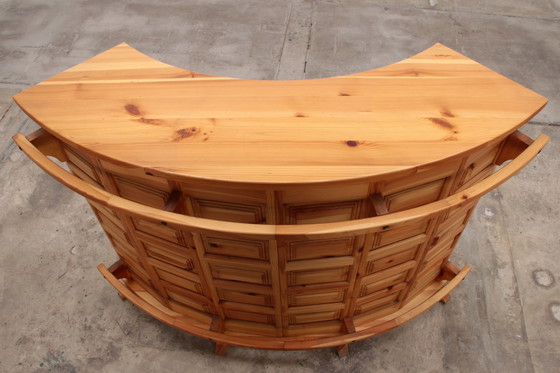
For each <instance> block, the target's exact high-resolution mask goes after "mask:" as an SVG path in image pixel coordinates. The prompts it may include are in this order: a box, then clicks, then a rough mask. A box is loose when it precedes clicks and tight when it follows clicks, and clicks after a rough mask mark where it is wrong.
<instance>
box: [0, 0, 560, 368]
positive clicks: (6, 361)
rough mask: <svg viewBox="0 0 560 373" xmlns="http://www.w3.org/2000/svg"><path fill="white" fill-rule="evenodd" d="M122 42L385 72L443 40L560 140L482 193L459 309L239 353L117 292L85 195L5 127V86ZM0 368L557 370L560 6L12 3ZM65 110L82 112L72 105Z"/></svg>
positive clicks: (245, 59)
mask: <svg viewBox="0 0 560 373" xmlns="http://www.w3.org/2000/svg"><path fill="white" fill-rule="evenodd" d="M122 41H125V42H127V43H129V44H131V45H132V46H134V47H136V48H137V49H139V50H141V51H143V52H145V53H147V54H149V55H151V56H153V57H155V58H158V59H160V60H163V61H166V62H169V63H171V64H174V65H177V66H181V67H185V68H189V69H191V70H194V71H199V72H205V73H210V74H216V75H225V76H235V77H243V78H258V79H303V78H316V77H325V76H331V75H340V74H347V73H352V72H357V71H361V70H368V69H371V68H374V67H378V66H382V65H385V64H389V63H392V62H395V61H398V60H400V59H403V58H406V57H408V56H410V55H412V54H414V53H417V52H419V51H421V50H423V49H425V48H426V47H428V46H430V45H432V44H433V43H435V42H442V43H444V44H446V45H447V46H449V47H451V48H454V49H456V50H458V51H460V52H462V53H464V54H466V55H467V56H469V57H471V58H474V59H476V60H478V61H479V62H481V63H483V64H485V65H486V66H488V67H490V68H493V69H494V70H496V71H498V72H500V73H502V74H504V75H506V76H508V77H510V78H512V79H513V80H515V81H518V82H520V83H522V84H523V85H525V86H526V87H528V88H531V89H533V90H535V91H537V92H539V93H541V94H542V95H544V96H546V97H548V98H549V99H550V103H549V104H548V106H547V107H546V108H545V109H544V110H543V111H542V112H541V113H540V114H539V115H538V116H537V117H535V118H534V119H533V122H531V123H529V124H528V125H527V126H525V131H526V132H527V133H528V134H530V135H531V136H536V135H537V134H538V133H541V132H544V133H546V134H548V135H550V136H551V137H552V141H551V143H550V144H549V145H548V146H547V148H546V149H545V150H544V151H543V152H542V153H541V154H540V155H539V157H538V158H537V159H536V160H535V161H534V162H533V163H532V164H531V165H529V166H528V167H527V168H526V169H525V170H524V171H522V173H521V174H519V175H517V176H516V177H515V178H513V179H512V180H510V181H509V182H507V183H506V184H504V185H503V186H502V187H500V188H499V189H497V190H496V191H494V192H492V193H491V194H489V195H488V196H486V197H484V198H483V199H482V201H481V202H480V204H479V206H478V208H477V210H476V212H475V214H474V216H473V218H472V220H471V222H470V224H469V226H468V228H467V229H466V231H465V233H464V235H463V237H462V239H461V241H460V243H459V245H458V247H457V249H456V252H455V254H454V257H453V260H454V262H456V263H457V264H458V265H460V266H461V265H463V264H467V263H468V264H471V265H472V266H473V268H474V269H473V271H472V272H471V274H470V275H469V276H468V277H467V279H466V280H465V281H464V282H463V283H462V284H461V285H460V286H459V287H458V289H457V290H456V291H455V292H454V294H453V298H452V300H451V302H450V303H448V304H447V305H445V306H442V305H437V306H435V307H434V308H432V309H430V310H429V311H428V312H426V313H425V314H423V315H421V316H420V317H418V318H417V319H415V320H413V321H412V322H410V323H409V324H407V325H405V326H403V327H401V328H399V329H396V330H394V331H391V332H389V333H386V334H384V335H381V336H378V337H376V338H373V339H369V340H366V341H362V342H359V343H355V344H353V345H352V346H351V354H350V355H349V356H348V357H345V358H338V357H337V356H336V354H335V353H334V352H333V351H332V350H319V351H303V352H277V351H258V350H249V349H244V348H230V349H229V351H228V355H227V356H224V357H218V356H214V355H213V353H212V343H211V342H209V341H206V340H202V339H199V338H196V337H192V336H189V335H187V334H184V333H181V332H178V331H176V330H174V329H172V328H170V327H168V326H166V325H163V324H162V323H160V322H158V321H156V320H154V319H152V318H151V317H149V316H147V315H146V314H144V313H143V312H142V311H139V310H138V309H136V308H135V307H134V306H132V305H131V304H130V303H129V302H121V301H120V299H119V298H118V297H117V295H116V293H115V291H114V290H113V289H112V288H111V287H110V286H109V284H108V283H107V282H106V281H105V280H103V278H102V277H101V276H100V274H99V273H98V272H97V270H96V269H95V266H96V265H97V264H98V263H101V262H103V263H106V264H111V263H112V262H113V261H114V260H115V254H114V253H113V250H112V248H111V247H110V245H109V242H108V240H107V239H106V238H105V236H104V234H103V232H102V231H101V228H100V227H99V225H98V224H97V222H96V220H95V217H94V216H93V214H92V213H91V212H90V211H89V208H88V207H87V205H86V203H85V201H84V200H83V199H82V198H81V197H78V196H76V195H74V194H73V193H72V192H70V191H68V190H66V189H64V188H62V187H61V186H59V184H57V183H56V182H55V181H53V180H52V179H50V178H49V177H48V176H46V175H44V174H43V173H42V172H41V171H40V170H39V169H38V168H37V167H36V166H35V165H34V164H32V162H31V161H29V160H28V159H27V158H26V157H25V156H24V155H22V153H21V152H20V151H19V150H18V149H17V147H15V146H14V145H13V144H12V142H11V140H10V137H11V136H12V135H13V134H14V133H16V132H18V131H21V132H24V133H29V132H30V131H31V130H32V129H33V128H35V125H34V124H33V123H32V122H31V121H30V120H29V119H27V118H26V117H25V115H24V114H23V113H22V112H21V111H20V110H19V108H17V106H16V105H15V104H13V103H12V101H11V95H13V94H15V93H17V92H19V91H20V90H22V89H25V88H27V87H30V86H32V85H34V84H36V83H38V82H40V81H42V80H44V79H46V78H48V77H50V76H52V75H54V74H56V73H58V72H60V71H62V70H65V69H67V68H69V67H71V66H73V65H75V64H77V63H79V62H82V61H83V60H85V59H87V58H89V57H91V56H94V55H95V54H97V53H99V52H102V51H103V50H105V49H108V48H110V47H112V46H114V45H116V44H118V43H119V42H122ZM0 61H1V64H0V118H1V119H0V175H1V177H0V291H1V292H0V372H99V371H101V372H200V371H206V372H219V371H223V372H244V373H249V372H263V371H265V372H283V371H290V372H374V371H375V372H444V371H450V372H543V373H544V372H559V371H560V284H559V282H560V277H559V276H560V233H559V230H558V220H559V219H558V218H559V213H558V211H559V206H560V188H558V184H559V183H560V174H559V173H558V170H559V169H560V145H559V141H560V127H559V126H560V89H558V87H559V79H558V77H559V76H560V63H559V61H560V1H559V0H525V1H521V0H510V1H505V0H496V1H491V2H489V1H483V0H463V1H458V0H439V1H438V0H410V1H406V0H392V1H389V0H385V1H372V0H369V1H366V0H344V1H329V0H316V1H311V0H308V1H306V0H283V1H277V0H266V1H264V0H263V1H257V0H176V1H171V0H170V1H164V0H162V1H153V2H151V1H148V0H137V1H120V2H118V1H112V0H96V1H91V0H81V1H49V2H45V1H40V0H26V1H22V0H19V1H7V0H0ZM69 110H70V108H69Z"/></svg>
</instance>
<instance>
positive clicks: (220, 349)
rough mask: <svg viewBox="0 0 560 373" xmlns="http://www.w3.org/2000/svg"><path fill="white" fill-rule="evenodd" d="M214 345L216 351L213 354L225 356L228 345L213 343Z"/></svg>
mask: <svg viewBox="0 0 560 373" xmlns="http://www.w3.org/2000/svg"><path fill="white" fill-rule="evenodd" d="M215 343H216V349H215V350H214V353H215V354H216V355H219V356H223V355H225V354H226V352H227V348H228V345H227V344H226V343H223V342H215Z"/></svg>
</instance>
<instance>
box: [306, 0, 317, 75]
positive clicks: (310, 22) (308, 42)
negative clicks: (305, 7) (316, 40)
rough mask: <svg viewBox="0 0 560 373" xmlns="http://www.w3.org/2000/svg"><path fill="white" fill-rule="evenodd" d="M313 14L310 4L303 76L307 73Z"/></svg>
mask: <svg viewBox="0 0 560 373" xmlns="http://www.w3.org/2000/svg"><path fill="white" fill-rule="evenodd" d="M313 13H315V2H313V3H311V16H310V17H309V37H308V38H307V49H306V50H305V63H304V64H303V76H305V73H306V72H307V59H308V58H309V49H311V34H312V33H313Z"/></svg>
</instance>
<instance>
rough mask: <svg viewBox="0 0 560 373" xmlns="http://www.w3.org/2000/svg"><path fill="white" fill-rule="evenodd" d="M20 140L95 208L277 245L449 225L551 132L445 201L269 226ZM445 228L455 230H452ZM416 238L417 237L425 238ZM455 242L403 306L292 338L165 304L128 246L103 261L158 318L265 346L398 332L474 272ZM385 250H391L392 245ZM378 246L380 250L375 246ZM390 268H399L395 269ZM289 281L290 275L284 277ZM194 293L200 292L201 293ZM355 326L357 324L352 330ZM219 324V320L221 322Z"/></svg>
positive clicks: (330, 342)
mask: <svg viewBox="0 0 560 373" xmlns="http://www.w3.org/2000/svg"><path fill="white" fill-rule="evenodd" d="M33 137H35V139H39V141H38V143H40V144H44V143H45V142H46V141H45V139H44V137H50V136H49V135H48V134H46V133H43V134H42V135H40V136H33ZM14 141H15V142H16V143H17V144H18V146H20V147H21V149H22V150H23V151H24V152H25V153H26V154H27V155H28V156H29V158H31V159H32V160H33V161H34V162H35V163H36V164H37V165H38V166H40V167H41V168H42V169H43V170H45V171H46V172H47V173H48V174H49V175H51V176H52V177H53V178H55V179H56V180H58V181H59V182H61V183H63V184H64V185H66V186H67V187H69V188H70V189H72V190H74V191H75V192H77V193H79V194H81V195H83V196H84V197H86V198H87V199H88V201H89V202H90V203H91V204H92V207H93V206H96V207H97V209H100V208H105V209H107V210H108V211H113V212H118V213H121V214H126V215H127V216H128V217H132V218H134V217H141V218H142V219H145V220H146V221H150V222H151V223H153V224H158V223H160V224H161V223H163V222H165V223H166V224H165V226H169V225H172V226H174V227H175V229H177V230H181V231H182V232H183V234H185V233H186V232H189V233H190V234H192V235H193V238H194V237H196V235H197V234H205V235H212V236H213V237H226V238H230V237H231V236H232V235H233V234H235V238H236V239H245V240H251V241H255V239H264V240H269V242H271V243H272V242H276V243H278V242H281V241H298V240H301V239H302V238H303V237H305V238H306V239H313V238H314V237H315V236H317V235H318V236H320V238H321V240H329V239H333V238H335V239H344V238H347V237H352V238H355V237H357V236H359V235H364V236H366V237H372V236H373V235H374V234H379V233H380V232H383V233H384V234H386V233H388V232H391V231H394V230H398V229H402V228H409V227H411V226H415V225H416V224H417V222H418V221H423V220H427V219H431V220H438V219H442V217H444V216H445V218H444V219H443V221H442V222H440V224H439V226H440V227H442V226H445V225H446V224H445V221H446V220H448V219H452V220H453V217H450V216H449V213H450V212H452V213H455V214H456V211H470V210H471V209H472V208H473V205H474V204H475V203H476V201H478V199H479V198H480V197H481V196H482V195H484V194H485V193H487V192H488V191H490V190H492V189H494V188H496V187H497V186H498V185H500V184H501V183H503V182H505V181H506V180H507V179H509V178H510V177H511V176H513V175H514V174H515V173H517V172H518V171H519V170H520V169H521V168H523V167H524V166H525V165H526V164H527V163H528V162H530V161H531V159H533V158H534V157H535V156H536V155H537V154H538V153H539V152H540V150H541V149H542V148H543V147H544V146H545V145H546V143H547V141H548V137H547V136H545V135H540V136H539V137H538V138H537V139H536V140H535V141H534V142H533V143H532V144H531V145H529V146H527V147H526V149H525V150H524V151H523V152H522V153H521V154H519V155H518V156H517V157H516V158H515V159H514V160H513V161H511V162H510V163H509V164H508V165H506V166H504V167H503V168H501V169H500V170H499V171H497V172H496V173H494V174H493V175H491V176H489V177H487V178H486V179H484V180H482V181H481V182H479V183H478V184H476V185H474V186H472V187H470V188H468V189H466V190H464V191H462V192H460V193H459V194H457V195H453V196H450V197H447V198H446V199H444V200H440V201H436V202H433V203H430V204H428V205H424V206H421V207H417V208H415V209H411V210H408V211H405V212H399V213H394V214H390V215H385V216H379V217H373V218H367V219H362V220H355V221H349V222H345V223H325V224H310V225H296V226H268V225H253V224H241V223H226V222H222V223H221V224H219V225H217V224H216V222H215V221H212V220H207V219H202V218H197V217H190V216H184V215H179V214H176V213H173V212H166V211H161V210H157V209H155V208H151V207H147V206H144V205H141V204H138V203H135V202H132V201H129V200H125V199H123V198H121V197H118V196H114V195H111V194H110V193H108V192H106V191H104V190H102V189H99V188H97V187H95V186H92V185H91V184H88V183H86V182H84V181H83V180H81V179H79V178H78V177H76V176H74V175H72V174H70V173H68V172H67V171H66V170H64V169H62V168H61V167H59V166H58V165H56V164H55V163H54V162H52V161H51V160H49V159H48V158H47V157H46V155H44V154H43V153H41V151H40V150H38V149H37V148H35V147H34V146H33V144H32V143H31V142H29V141H28V139H26V138H25V136H23V135H22V134H18V135H16V136H15V137H14ZM51 148H52V147H51ZM101 206H103V207H101ZM94 208H95V207H94ZM460 217H461V220H462V221H463V226H460V227H458V229H457V228H455V230H454V231H453V233H452V235H451V236H452V238H453V240H451V241H455V240H456V239H457V238H458V236H459V235H460V233H461V231H462V229H463V227H464V224H466V222H464V221H465V216H463V215H460ZM444 229H446V230H448V229H449V228H444ZM128 233H131V234H133V235H134V234H137V235H140V237H145V234H143V233H142V232H128ZM447 236H448V234H447V233H443V234H438V235H437V236H436V237H438V240H441V241H446V240H447V239H448V237H447ZM110 237H111V236H110ZM145 238H147V237H145ZM424 238H425V237H424ZM366 240H367V238H366ZM408 240H410V239H408ZM416 240H417V241H418V239H416ZM405 241H406V240H405ZM306 242H308V241H306ZM117 247H118V246H115V248H117ZM452 248H453V247H452V245H451V246H448V245H446V247H444V249H443V251H442V252H441V253H436V254H432V251H438V250H441V248H437V244H436V245H434V246H433V247H432V248H430V250H428V253H427V256H426V258H425V262H424V263H425V264H424V266H425V267H430V264H432V263H431V262H432V261H433V258H430V256H432V257H434V256H437V257H439V261H441V257H443V258H445V260H444V263H445V264H444V265H443V266H442V265H441V264H438V265H437V266H435V269H436V271H435V272H431V273H429V276H428V278H427V280H426V279H422V281H423V282H425V283H422V286H418V287H416V288H415V287H413V289H412V291H413V292H416V293H415V294H414V296H411V297H408V298H407V297H404V298H403V301H402V304H400V306H399V307H393V308H388V309H387V307H385V308H383V307H381V309H380V310H378V311H381V312H374V313H373V314H370V315H368V317H365V318H364V317H346V318H344V319H343V320H341V321H340V322H337V323H322V324H321V323H317V322H315V323H314V324H316V325H314V327H315V329H311V328H307V329H306V330H305V331H304V333H305V334H303V335H300V334H299V333H298V332H297V331H294V330H292V331H291V334H290V333H289V334H288V335H287V336H282V335H274V333H273V332H272V331H271V330H266V329H263V328H262V326H261V327H260V328H259V327H258V326H257V325H252V329H253V330H252V333H251V332H248V329H249V328H250V327H251V326H250V325H236V324H235V323H234V322H231V321H230V322H227V321H225V322H224V321H222V320H223V319H222V318H219V317H218V319H217V320H218V321H216V314H213V313H212V314H213V316H212V317H210V315H206V316H205V315H203V314H202V313H200V312H194V310H189V312H186V311H187V310H185V309H182V308H180V307H178V305H177V304H175V305H173V304H166V303H165V302H163V301H162V300H161V298H160V297H158V295H157V294H154V292H155V289H152V288H151V287H149V286H148V287H147V286H146V284H145V283H142V282H141V281H135V277H136V276H135V275H134V274H133V273H131V270H132V268H130V267H129V266H128V265H127V264H126V263H130V262H131V259H130V258H128V257H127V256H126V255H123V254H124V252H119V249H118V248H117V251H118V252H119V253H120V255H121V256H123V257H124V258H125V259H124V260H126V261H127V262H125V261H120V262H119V263H117V265H116V266H114V267H113V268H112V269H111V270H108V269H107V268H106V267H105V266H104V265H100V266H99V267H98V268H99V270H100V272H101V273H102V274H103V276H104V277H105V278H106V279H107V280H108V281H109V282H110V283H111V285H112V286H113V287H115V289H116V290H117V291H118V292H119V294H120V295H121V296H123V297H124V298H126V299H129V300H130V301H132V302H133V303H134V304H135V305H136V306H138V307H139V308H141V309H142V310H144V311H145V312H147V313H149V314H150V315H152V316H153V317H155V318H157V319H158V320H160V321H163V322H165V323H167V324H169V325H170V326H173V327H175V328H178V329H180V330H183V331H186V332H188V333H191V334H194V335H197V336H200V337H204V338H209V339H212V340H213V341H215V342H216V343H218V344H226V345H227V344H233V345H239V346H245V347H253V348H265V349H312V348H325V347H333V346H345V345H347V344H348V343H351V342H354V341H358V340H361V339H365V338H369V337H372V336H375V335H377V334H380V333H383V332H385V331H388V330H391V329H393V328H395V327H397V326H399V325H402V324H404V323H406V322H408V321H410V320H411V319H412V318H414V317H416V316H418V315H419V314H420V313H422V312H424V311H426V310H427V309H429V308H430V307H431V306H433V305H434V304H435V303H437V302H438V301H441V300H442V299H444V298H445V297H446V296H448V295H449V293H450V292H451V291H452V290H453V289H454V288H455V287H456V286H457V285H458V284H459V282H460V281H461V280H463V278H464V277H465V276H466V274H467V273H468V272H469V271H470V267H469V266H466V267H465V268H463V269H462V270H461V271H446V268H445V266H446V265H448V262H447V260H446V258H447V257H448V256H449V255H450V253H451V250H452ZM380 250H386V251H387V249H386V248H385V249H380ZM372 252H373V253H375V251H372ZM442 253H443V254H442ZM381 257H383V255H381ZM198 259H199V261H200V265H201V266H202V265H204V262H205V261H208V262H211V261H212V259H209V258H208V257H207V256H206V255H203V256H199V257H198ZM345 259H346V260H347V259H350V261H351V262H353V261H354V260H356V258H340V257H339V258H336V262H335V264H334V265H339V263H340V262H341V261H342V260H345ZM362 261H364V260H362ZM373 262H375V260H373ZM436 262H438V261H436ZM438 263H439V262H438ZM206 264H208V263H206ZM246 264H247V263H246ZM404 264H406V263H404ZM160 265H162V263H160ZM401 265H402V264H401ZM332 266H333V264H332V263H327V265H326V267H332ZM432 266H433V265H432ZM412 267H413V266H411V265H408V266H407V267H406V268H405V270H408V269H410V268H412ZM302 268H305V266H302ZM389 270H391V271H392V269H391V268H390V269H389ZM385 271H387V270H385ZM357 276H360V273H357ZM377 277H379V279H380V281H384V280H385V278H387V277H390V274H389V275H378V276H377ZM118 279H123V280H124V283H121V282H119V281H118ZM183 281H185V280H183ZM284 281H286V279H284ZM377 282H379V281H377ZM374 283H375V281H374ZM390 286H393V285H390ZM394 288H397V287H396V286H395V287H393V289H394ZM404 289H405V288H404V287H402V286H401V287H400V288H399V290H400V291H403V290H404ZM150 290H151V291H150ZM330 290H332V289H330ZM345 290H346V289H345ZM391 290H392V289H390V290H388V291H387V290H382V291H381V294H378V293H379V291H378V292H377V293H374V294H375V295H376V296H375V297H374V300H378V299H383V297H382V296H386V295H387V294H391ZM191 295H194V293H193V294H191ZM390 296H391V295H389V297H390ZM193 300H194V301H196V298H195V299H193ZM198 301H200V299H198ZM173 306H175V307H173ZM382 306H383V304H382ZM176 307H178V308H176ZM250 311H254V310H249V311H248V313H251V312H250ZM318 324H321V325H318ZM348 324H350V325H351V326H352V327H351V328H348V327H347V325H348ZM216 325H220V326H219V327H217V326H216ZM244 328H245V329H244ZM239 329H241V330H239ZM309 329H311V331H309ZM217 351H218V350H217Z"/></svg>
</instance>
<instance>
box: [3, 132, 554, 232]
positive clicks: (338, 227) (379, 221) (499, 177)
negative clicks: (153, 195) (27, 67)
mask: <svg viewBox="0 0 560 373" xmlns="http://www.w3.org/2000/svg"><path fill="white" fill-rule="evenodd" d="M13 139H14V141H15V142H16V144H17V145H18V146H19V147H20V148H21V149H22V150H23V152H24V153H25V154H27V156H29V158H31V160H33V162H35V163H36V164H37V165H38V166H39V167H41V168H42V169H43V170H44V171H45V172H47V173H48V174H49V175H50V176H52V177H53V178H54V179H56V180H58V181H59V182H60V183H62V184H64V185H65V186H67V187H68V188H70V189H72V190H73V191H75V192H76V193H78V194H80V195H82V196H84V197H86V198H88V199H90V200H94V201H96V202H99V203H101V204H103V205H106V206H108V207H111V208H114V209H116V210H121V211H125V212H127V213H130V214H133V215H136V216H141V217H145V218H149V219H158V220H161V221H163V222H167V223H173V224H178V225H182V226H188V227H190V228H192V229H194V230H200V231H220V232H224V233H241V234H248V235H254V236H259V237H262V238H273V237H279V236H305V237H313V236H322V235H336V234H338V233H348V232H376V231H381V230H384V229H389V228H394V227H398V226H401V225H403V224H405V223H408V222H411V221H413V220H414V219H420V218H423V217H425V216H427V215H431V214H436V213H438V212H441V211H443V210H445V209H448V208H451V207H456V206H460V205H461V204H464V203H467V202H469V201H473V200H475V199H477V198H479V197H481V196H482V195H484V194H486V193H487V192H489V191H490V190H492V189H494V188H496V187H498V186H499V185H501V184H502V183H504V182H505V181H506V180H508V179H509V178H511V177H512V176H513V175H515V174H516V173H517V172H519V171H520V170H521V169H522V168H523V167H524V166H525V165H526V164H527V163H529V162H530V161H531V160H532V159H533V158H534V157H535V156H536V155H537V154H538V153H539V152H540V151H541V150H542V149H543V148H544V146H545V145H546V143H547V142H548V140H549V137H548V136H547V135H544V134H541V135H539V136H538V137H537V138H536V139H535V141H534V142H533V143H532V144H531V145H529V146H528V147H527V148H526V149H525V150H524V151H523V152H522V153H521V154H519V155H518V156H517V157H516V158H515V159H513V160H512V161H511V162H510V163H509V164H507V165H506V166H503V167H502V168H501V169H500V170H498V171H497V172H495V173H494V174H492V175H490V176H488V177H487V178H485V179H484V180H482V181H481V182H479V183H478V184H476V185H474V186H472V187H470V188H467V189H465V190H463V191H462V192H460V193H457V194H454V195H452V196H449V197H447V198H445V199H442V200H439V201H436V202H433V203H429V204H427V205H423V206H420V207H416V208H413V209H410V210H406V211H401V212H396V213H393V214H389V215H383V216H376V217H372V218H365V219H359V220H350V221H344V222H336V223H323V224H304V225H265V224H244V223H234V222H225V221H220V222H219V223H218V224H216V221H214V220H209V219H203V218H198V217H192V216H186V215H180V214H176V213H173V212H168V211H164V210H159V209H156V208H153V207H149V206H145V205H142V204H139V203H136V202H133V201H130V200H127V199H124V198H122V197H118V196H116V195H113V194H111V193H108V192H106V191H104V190H102V189H99V188H97V187H95V186H93V185H91V184H88V183H87V182H85V181H83V180H81V179H79V178H78V177H76V176H74V175H73V174H71V173H69V172H68V171H66V170H65V169H63V168H62V167H59V166H58V165H57V164H56V163H54V162H53V161H51V160H50V159H49V158H48V157H47V156H45V155H44V154H43V153H42V152H41V151H40V150H39V149H37V148H36V147H35V146H33V144H32V143H31V142H30V141H29V140H28V139H27V138H26V137H25V136H24V135H23V134H21V133H18V134H16V135H15V136H14V137H13Z"/></svg>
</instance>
